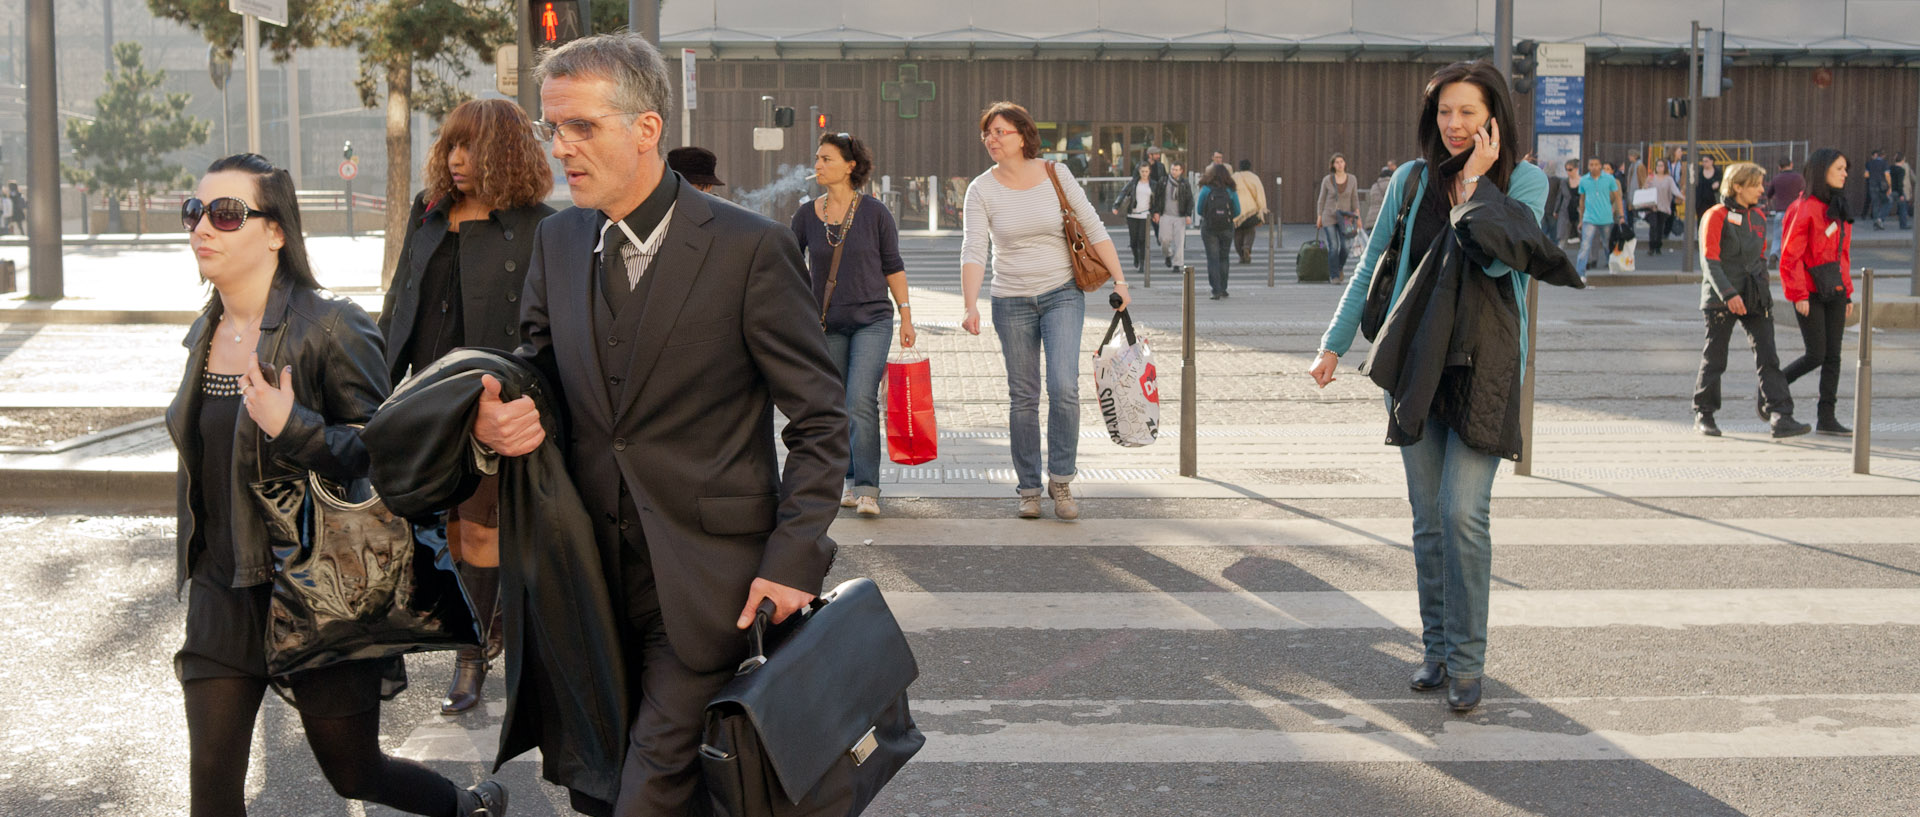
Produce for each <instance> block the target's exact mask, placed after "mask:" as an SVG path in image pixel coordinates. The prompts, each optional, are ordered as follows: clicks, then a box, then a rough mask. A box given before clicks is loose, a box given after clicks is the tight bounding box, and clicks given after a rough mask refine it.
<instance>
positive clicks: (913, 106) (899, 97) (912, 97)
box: [880, 63, 934, 119]
mask: <svg viewBox="0 0 1920 817" xmlns="http://www.w3.org/2000/svg"><path fill="white" fill-rule="evenodd" d="M880 98H881V99H882V100H885V101H887V102H897V103H899V110H900V118H901V119H918V118H920V103H922V102H932V101H933V98H934V87H933V83H931V82H923V81H921V79H920V66H918V65H914V64H913V63H907V64H905V65H902V66H900V78H899V79H897V80H887V81H885V82H882V83H880Z"/></svg>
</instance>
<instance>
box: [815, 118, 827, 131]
mask: <svg viewBox="0 0 1920 817" xmlns="http://www.w3.org/2000/svg"><path fill="white" fill-rule="evenodd" d="M813 126H814V127H816V128H819V129H821V130H826V129H827V115H826V114H815V115H814V117H813Z"/></svg>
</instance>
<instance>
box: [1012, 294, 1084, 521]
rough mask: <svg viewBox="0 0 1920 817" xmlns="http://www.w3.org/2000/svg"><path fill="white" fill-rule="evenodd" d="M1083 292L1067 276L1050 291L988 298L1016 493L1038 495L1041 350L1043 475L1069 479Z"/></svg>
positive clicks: (1076, 442)
mask: <svg viewBox="0 0 1920 817" xmlns="http://www.w3.org/2000/svg"><path fill="white" fill-rule="evenodd" d="M1086 318H1087V296H1086V295H1085V294H1083V293H1082V292H1081V291H1080V289H1079V288H1078V287H1076V286H1074V285H1073V282H1072V281H1068V282H1067V284H1066V286H1063V287H1060V288H1059V289H1056V290H1054V291H1052V292H1045V293H1041V294H1039V295H1035V296H1032V297H1026V298H994V299H993V331H994V332H995V333H996V334H998V335H999V336H1000V354H1001V356H1003V357H1004V358H1005V359H1006V363H1007V401H1008V403H1009V405H1008V407H1007V431H1008V433H1009V436H1011V437H1012V441H1011V442H1012V448H1013V471H1014V473H1015V474H1016V475H1017V476H1018V477H1019V479H1020V484H1019V491H1020V495H1021V496H1039V495H1040V494H1041V488H1042V486H1041V484H1040V352H1041V349H1042V348H1043V347H1044V348H1045V350H1046V355H1047V452H1046V453H1047V463H1046V464H1047V478H1048V479H1051V480H1053V481H1054V482H1071V481H1073V475H1074V474H1075V473H1077V471H1076V470H1075V469H1074V467H1073V463H1074V459H1075V457H1076V456H1077V454H1078V452H1079V450H1080V329H1081V326H1082V324H1084V323H1085V322H1086Z"/></svg>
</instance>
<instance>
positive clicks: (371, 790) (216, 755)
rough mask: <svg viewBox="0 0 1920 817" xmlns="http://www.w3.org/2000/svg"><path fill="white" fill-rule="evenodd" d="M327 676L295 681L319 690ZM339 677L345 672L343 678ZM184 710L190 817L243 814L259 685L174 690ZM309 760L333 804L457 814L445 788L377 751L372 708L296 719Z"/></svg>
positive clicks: (376, 717)
mask: <svg viewBox="0 0 1920 817" xmlns="http://www.w3.org/2000/svg"><path fill="white" fill-rule="evenodd" d="M329 669H330V668H322V669H317V670H312V671H310V672H307V673H302V674H303V675H306V676H308V678H309V680H310V681H312V682H313V683H326V682H327V680H326V678H327V677H328V676H330V675H340V674H342V673H330V672H329ZM343 672H345V671H343ZM182 690H183V691H184V693H185V697H186V704H187V742H188V745H189V750H188V751H189V754H188V758H189V760H188V764H189V771H188V775H187V779H188V786H189V790H190V791H191V792H192V801H191V806H190V811H191V813H192V815H193V817H216V816H217V817H227V816H228V815H245V814H246V813H247V804H246V792H245V783H246V780H247V755H248V753H249V752H250V751H251V749H252V748H253V723H254V717H255V715H257V714H258V713H259V711H260V700H261V698H262V697H263V696H264V695H265V694H266V691H267V679H265V678H251V677H228V678H201V679H197V680H192V681H188V682H186V683H185V684H184V685H183V686H182ZM300 725H301V727H302V728H303V729H304V730H305V731H306V733H307V745H308V746H310V747H312V748H313V759H314V760H316V761H319V763H320V772H321V774H324V775H326V777H327V782H328V783H329V784H331V785H332V786H333V790H334V792H336V793H338V794H339V795H340V796H341V797H346V798H349V799H353V800H365V801H368V802H372V803H380V804H382V805H386V806H391V807H393V808H396V809H399V810H401V811H407V812H412V813H414V814H429V815H436V817H438V815H450V814H453V813H454V811H455V809H456V808H458V800H457V799H456V798H457V795H456V794H455V789H454V785H453V783H452V781H449V780H447V779H446V778H445V777H441V776H440V774H439V773H438V772H435V771H434V770H432V769H429V768H427V767H425V766H422V765H420V764H419V763H415V762H413V761H411V760H401V759H399V758H393V757H388V756H386V755H385V754H383V753H381V751H380V708H379V707H378V706H375V707H374V708H373V709H369V710H367V711H365V712H361V713H359V714H356V715H347V716H344V717H317V716H314V715H309V714H306V713H304V712H303V713H301V715H300Z"/></svg>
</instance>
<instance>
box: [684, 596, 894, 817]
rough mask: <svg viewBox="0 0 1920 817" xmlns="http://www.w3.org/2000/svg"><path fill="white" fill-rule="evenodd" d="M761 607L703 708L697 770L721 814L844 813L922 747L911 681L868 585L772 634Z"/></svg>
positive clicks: (826, 599)
mask: <svg viewBox="0 0 1920 817" xmlns="http://www.w3.org/2000/svg"><path fill="white" fill-rule="evenodd" d="M771 607H772V604H771V602H769V603H768V604H765V605H762V607H761V609H760V612H759V614H758V615H757V616H756V617H755V618H754V622H753V627H752V629H751V630H749V631H748V638H749V641H750V643H751V644H752V648H751V655H749V656H748V658H747V660H746V661H743V662H741V664H740V669H739V670H738V671H737V672H736V673H735V674H734V677H733V680H731V681H729V682H727V685H726V687H725V688H723V689H722V690H720V694H719V695H717V696H715V697H714V699H713V701H712V702H711V703H709V704H707V722H706V731H705V734H704V736H703V738H702V742H701V746H700V766H701V771H702V773H703V775H704V776H705V778H706V784H707V791H708V792H709V794H710V795H711V796H712V798H713V809H714V812H715V813H716V814H717V815H721V817H776V816H777V817H801V815H805V816H806V817H824V816H825V815H835V817H852V815H857V814H859V813H860V812H861V811H862V810H864V809H866V807H867V804H868V803H871V802H872V801H873V799H874V797H875V796H877V795H878V794H879V793H880V789H881V787H883V786H885V785H886V784H887V781H888V780H891V779H893V775H894V774H895V773H896V772H898V771H900V768H901V767H902V766H904V765H906V762H907V759H908V758H911V757H913V755H914V753H916V752H918V751H920V747H921V746H922V745H925V743H926V741H927V739H926V737H925V736H923V735H921V734H920V729H919V727H917V726H915V725H914V723H913V713H912V712H910V711H909V710H908V707H907V686H908V685H910V684H912V683H913V681H914V679H915V678H918V677H919V676H920V668H919V666H918V665H917V664H916V663H915V662H914V660H913V650H912V649H911V648H910V647H908V645H907V637H906V635H905V634H904V633H902V632H901V631H900V624H899V623H898V622H896V621H895V620H894V618H893V612H892V611H891V610H888V609H887V603H886V601H885V600H884V599H882V598H881V597H880V588H879V587H877V586H875V585H874V583H873V581H872V580H870V579H853V580H851V581H848V582H846V583H844V584H842V585H840V586H839V587H836V588H834V589H833V591H832V592H829V593H827V594H826V595H823V596H821V597H820V598H819V599H816V600H815V601H814V603H813V605H812V606H811V607H810V608H809V609H807V610H804V611H802V612H800V613H796V614H794V615H793V617H792V618H790V619H788V620H787V621H786V622H783V623H782V624H781V625H779V626H777V627H769V626H768V623H767V622H768V620H769V617H770V615H771V613H772V610H771Z"/></svg>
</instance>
